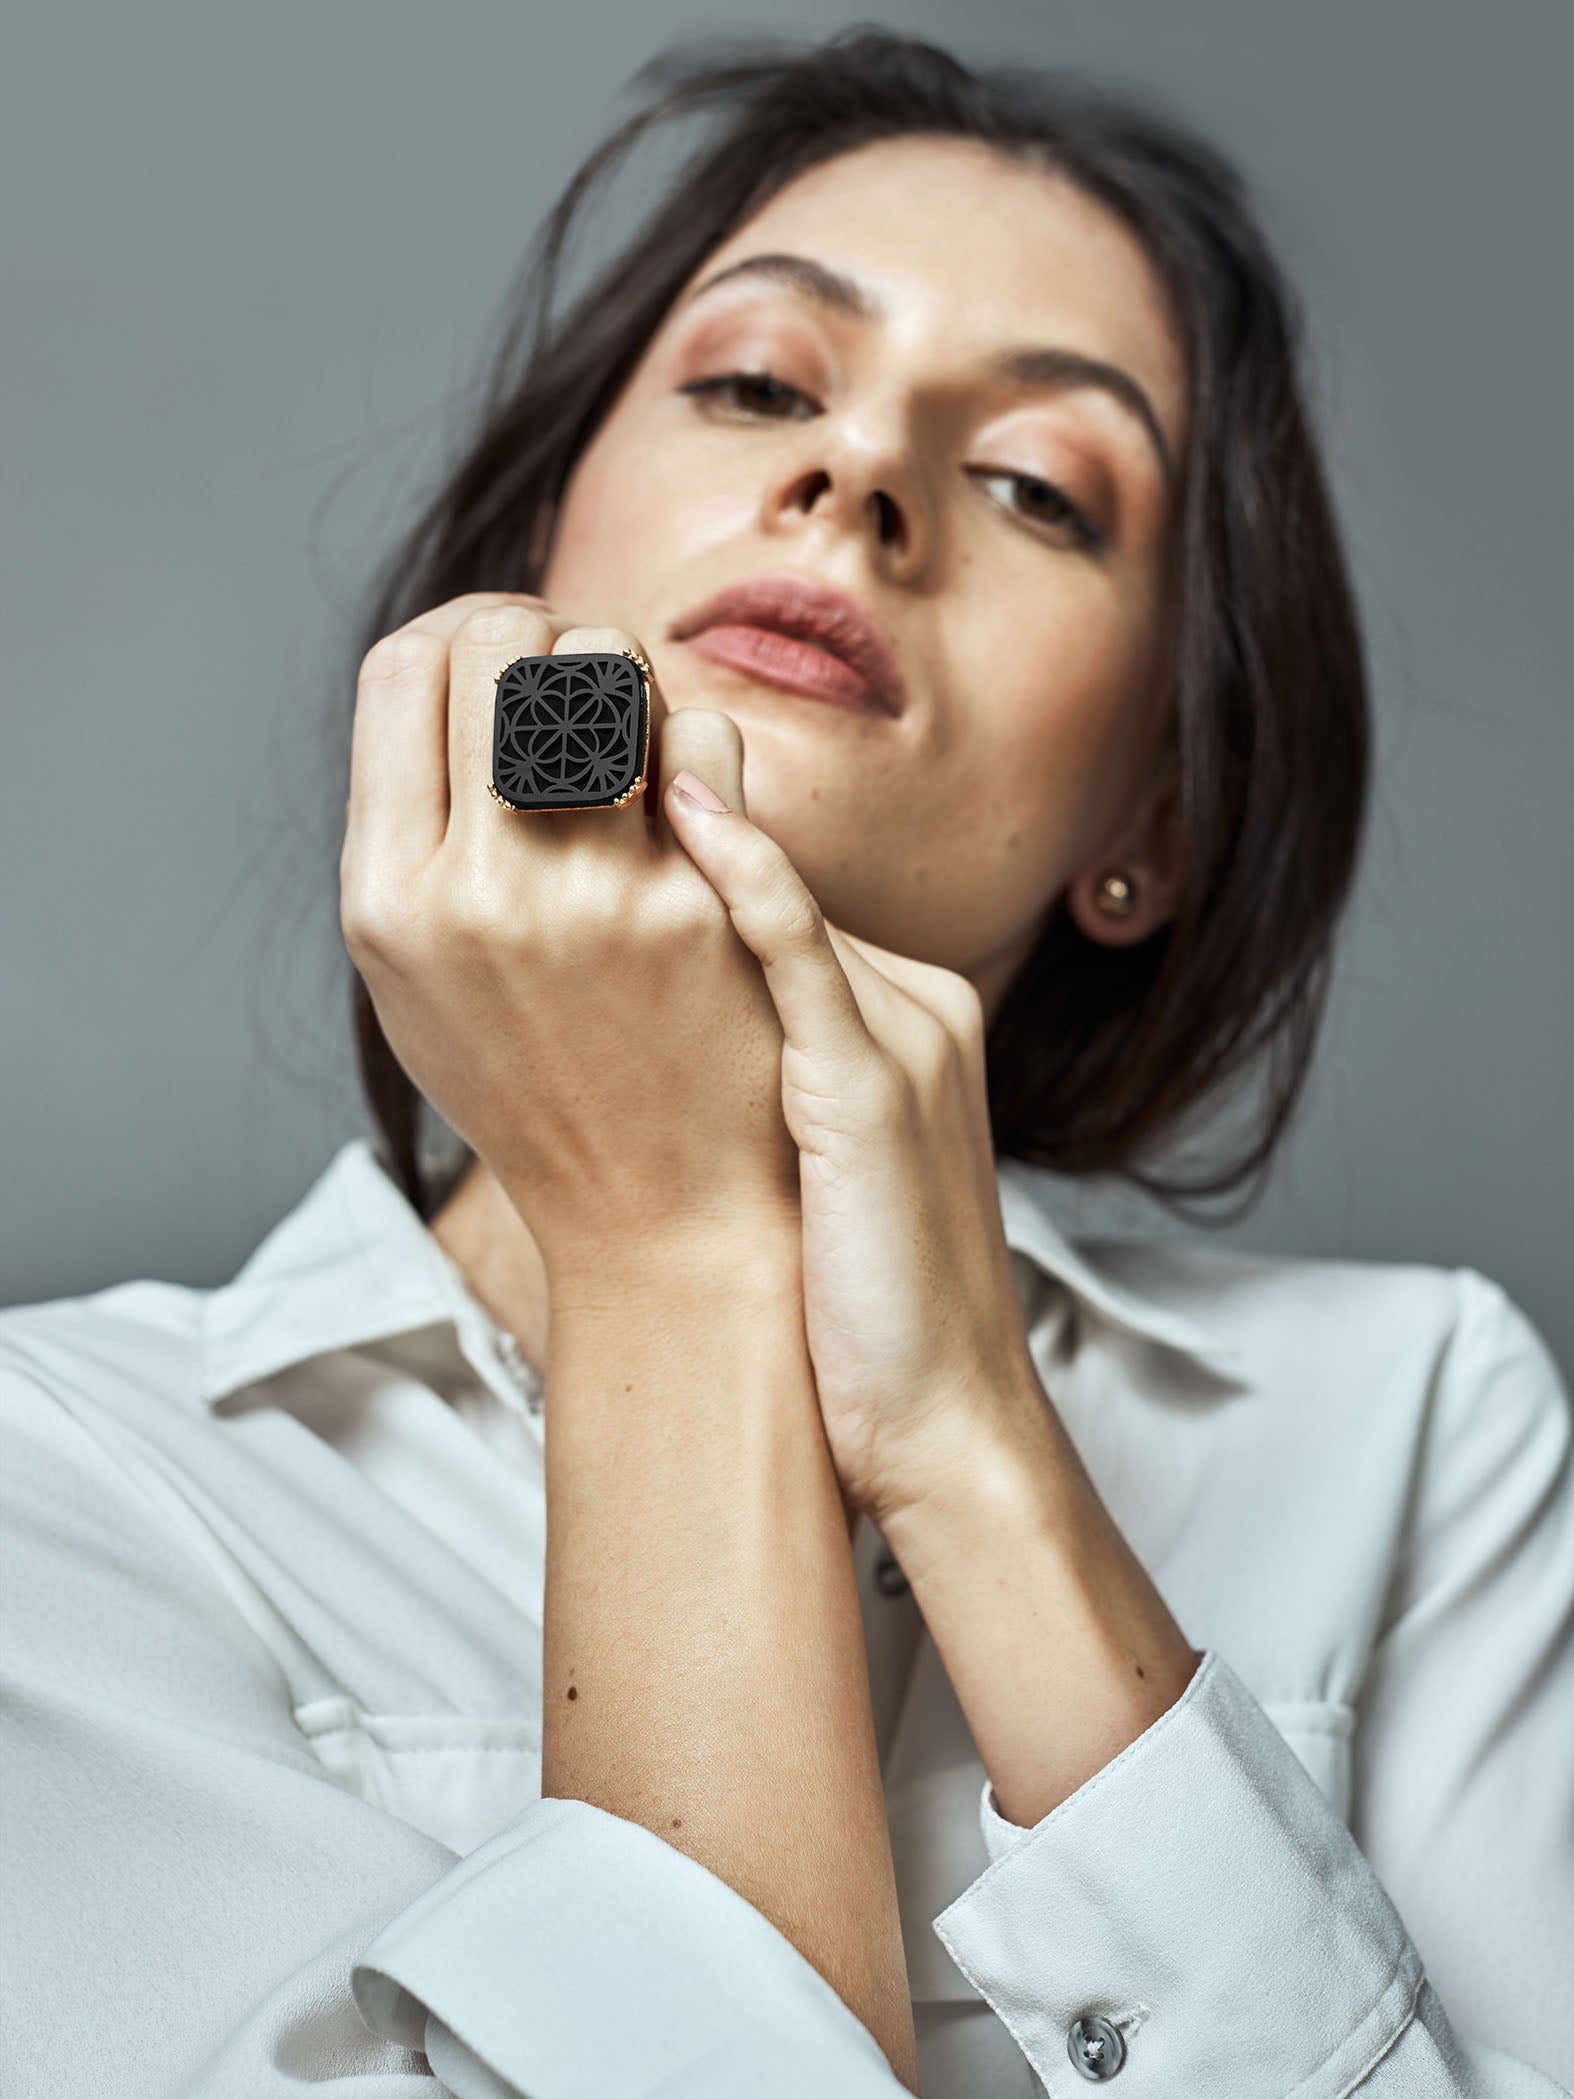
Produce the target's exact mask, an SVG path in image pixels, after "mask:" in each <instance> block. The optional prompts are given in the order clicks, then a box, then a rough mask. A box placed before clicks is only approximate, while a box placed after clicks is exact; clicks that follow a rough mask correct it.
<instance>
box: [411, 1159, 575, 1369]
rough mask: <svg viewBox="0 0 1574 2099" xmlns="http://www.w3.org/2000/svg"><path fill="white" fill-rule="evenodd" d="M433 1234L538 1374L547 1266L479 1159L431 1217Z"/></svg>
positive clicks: (543, 1353) (543, 1355) (543, 1348)
mask: <svg viewBox="0 0 1574 2099" xmlns="http://www.w3.org/2000/svg"><path fill="white" fill-rule="evenodd" d="M431 1231H432V1236H433V1238H434V1239H436V1241H437V1242H438V1244H439V1245H440V1246H441V1247H442V1249H443V1251H444V1253H446V1254H447V1256H448V1258H449V1259H450V1260H451V1261H452V1262H453V1263H454V1265H455V1266H456V1267H457V1268H458V1269H459V1270H460V1272H461V1273H462V1274H463V1276H464V1279H465V1281H466V1283H467V1284H468V1285H469V1288H470V1293H471V1295H472V1296H473V1297H474V1298H475V1299H476V1301H477V1302H478V1303H479V1304H481V1305H483V1306H484V1307H485V1309H486V1310H487V1311H488V1312H489V1313H490V1314H491V1316H492V1318H493V1319H495V1320H496V1321H497V1323H498V1325H499V1326H500V1327H503V1328H504V1329H505V1330H506V1331H507V1332H509V1333H511V1334H512V1335H513V1337H514V1339H515V1340H516V1341H517V1342H518V1343H519V1346H520V1350H521V1352H522V1353H523V1355H524V1358H525V1361H526V1362H527V1363H529V1364H530V1365H531V1367H532V1368H533V1369H534V1370H536V1371H537V1372H539V1373H540V1374H541V1375H542V1376H545V1374H546V1360H547V1272H546V1265H545V1263H544V1262H543V1261H542V1258H541V1249H540V1248H539V1247H538V1246H537V1244H536V1240H535V1236H534V1234H533V1233H532V1232H531V1230H530V1228H529V1226H528V1225H527V1224H526V1223H525V1221H524V1219H523V1218H522V1217H521V1216H520V1214H519V1212H518V1211H517V1210H516V1209H515V1208H514V1205H513V1204H512V1203H511V1202H510V1201H509V1199H508V1197H507V1196H506V1195H505V1194H504V1193H503V1190H502V1188H501V1187H500V1185H499V1184H498V1182H497V1180H496V1179H495V1177H494V1176H493V1175H492V1173H491V1172H490V1170H489V1169H488V1168H487V1167H486V1166H485V1165H484V1164H483V1163H482V1162H481V1160H479V1159H477V1160H476V1161H475V1162H474V1163H473V1164H472V1165H471V1166H469V1167H468V1168H467V1169H466V1170H465V1173H464V1174H463V1176H462V1177H461V1179H460V1181H459V1183H458V1185H457V1186H456V1188H455V1189H454V1191H453V1193H452V1194H451V1195H450V1196H449V1198H448V1200H447V1202H445V1203H444V1205H443V1207H442V1208H441V1209H440V1210H439V1211H438V1213H437V1215H436V1216H435V1217H434V1218H433V1219H432V1221H431Z"/></svg>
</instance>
